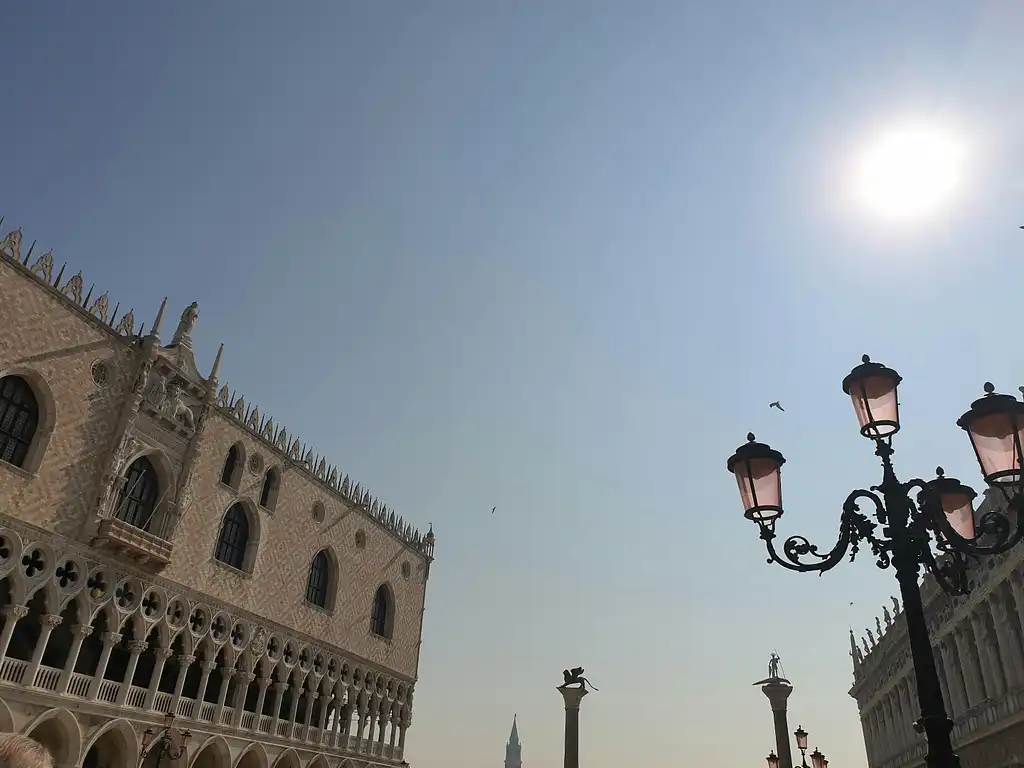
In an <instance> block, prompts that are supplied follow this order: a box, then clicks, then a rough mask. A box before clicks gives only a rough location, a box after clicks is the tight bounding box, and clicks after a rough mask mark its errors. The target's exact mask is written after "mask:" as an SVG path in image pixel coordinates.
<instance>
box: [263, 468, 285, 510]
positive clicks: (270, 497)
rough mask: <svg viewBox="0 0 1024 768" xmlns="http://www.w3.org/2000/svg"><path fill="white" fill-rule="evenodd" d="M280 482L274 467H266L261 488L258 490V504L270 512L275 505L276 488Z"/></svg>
mask: <svg viewBox="0 0 1024 768" xmlns="http://www.w3.org/2000/svg"><path fill="white" fill-rule="evenodd" d="M280 484H281V480H280V478H279V477H278V474H277V470H276V469H268V470H267V474H265V475H264V476H263V489H262V490H261V491H260V506H261V507H263V508H264V509H269V510H270V511H271V512H273V511H274V508H275V507H276V506H277V489H278V486H279V485H280Z"/></svg>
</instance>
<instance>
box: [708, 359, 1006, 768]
mask: <svg viewBox="0 0 1024 768" xmlns="http://www.w3.org/2000/svg"><path fill="white" fill-rule="evenodd" d="M901 381H902V378H901V377H900V375H899V374H898V373H896V371H894V370H892V369H891V368H886V367H885V366H884V365H880V364H879V363H873V362H871V361H870V359H869V358H868V357H867V355H865V356H864V358H863V362H862V363H861V365H858V366H857V367H856V368H854V369H853V370H852V371H851V372H850V374H849V375H848V376H847V377H846V378H845V379H843V391H844V392H845V393H846V394H847V395H850V397H851V398H852V400H853V409H854V412H855V413H856V415H857V420H858V422H859V424H860V433H861V434H862V435H863V436H864V437H867V438H868V439H870V440H872V441H874V443H875V455H876V456H878V457H879V459H881V462H882V482H881V483H880V484H879V485H877V486H873V487H872V488H871V490H863V489H860V490H855V491H854V492H853V493H851V494H850V495H849V496H848V497H847V499H846V502H845V503H844V504H843V512H842V515H841V516H840V525H839V540H838V541H837V542H836V544H835V546H833V547H832V549H831V550H830V551H829V552H827V553H825V554H821V553H820V552H819V550H818V547H817V546H815V545H813V544H811V543H810V542H809V541H808V540H807V539H806V538H804V537H803V536H790V537H789V538H788V539H786V541H785V542H784V544H783V545H782V552H781V554H780V553H779V552H778V550H777V549H776V547H775V543H774V540H775V536H776V534H775V524H776V521H777V520H778V519H779V518H780V517H782V481H781V469H782V465H783V464H784V463H785V461H786V460H785V459H784V458H783V456H782V454H781V453H779V452H778V451H776V450H773V449H772V448H771V447H770V446H768V445H765V444H764V443H758V442H755V440H754V435H752V434H749V435H747V441H748V442H747V443H746V444H745V445H743V446H740V448H738V449H737V450H736V453H735V454H734V455H733V456H732V457H730V458H729V461H728V463H727V467H728V469H729V471H730V472H731V473H733V474H734V475H735V477H736V481H737V483H738V485H739V490H740V498H741V500H742V502H743V509H744V514H745V516H746V517H747V519H748V520H752V521H754V522H755V523H757V525H758V528H759V529H760V535H761V538H762V539H763V540H764V542H765V546H766V548H767V550H768V555H769V557H768V562H770V563H771V562H775V563H778V564H779V565H781V566H783V567H784V568H788V569H790V570H793V571H818V572H823V571H827V570H829V569H831V568H833V567H835V566H836V565H838V564H839V562H841V561H842V559H843V558H844V557H845V556H846V553H847V552H848V551H849V552H850V559H851V560H853V559H854V557H855V556H856V555H857V551H858V549H859V546H860V545H861V543H862V542H867V543H868V544H869V545H870V546H871V551H872V553H873V554H874V556H875V558H876V563H877V565H878V567H879V568H888V567H889V565H890V564H891V565H893V566H894V567H895V570H896V579H897V581H899V585H900V593H901V594H902V596H903V605H904V609H903V611H904V615H905V616H906V621H907V634H908V636H909V639H910V649H911V655H912V657H913V660H914V672H915V674H916V677H917V693H918V699H919V700H920V702H921V718H920V719H919V720H918V721H917V722H916V723H915V724H914V728H915V730H917V731H918V732H921V731H924V732H925V734H927V738H928V755H927V757H926V758H925V759H926V762H927V764H928V766H929V768H959V766H960V759H959V758H958V757H957V755H956V753H955V752H954V751H953V745H952V742H951V739H950V733H951V731H952V730H953V723H952V721H950V719H949V717H947V715H946V709H945V705H944V704H943V701H942V691H941V688H940V687H939V676H938V673H937V671H936V669H935V658H934V656H933V654H932V646H931V639H930V637H929V634H928V625H927V624H926V622H925V617H924V607H923V605H922V603H921V592H920V589H919V586H918V574H919V572H920V568H921V566H923V567H924V568H925V570H926V571H928V572H929V573H931V574H932V575H933V576H934V577H935V579H936V580H937V581H938V583H939V584H940V586H941V587H942V588H943V589H944V590H945V591H946V592H948V593H950V594H954V595H964V594H967V592H968V583H967V558H968V557H971V558H973V559H977V556H978V555H995V554H999V553H1002V552H1006V551H1007V550H1009V549H1010V548H1011V547H1013V546H1014V545H1016V544H1017V543H1018V542H1019V541H1020V540H1021V539H1022V538H1024V514H1022V513H1024V487H1022V485H1024V471H1022V467H1024V450H1022V445H1021V443H1022V439H1024V433H1022V431H1024V403H1021V402H1020V401H1018V400H1017V399H1016V398H1015V397H1013V396H1011V395H999V394H996V393H995V388H994V387H993V386H992V385H991V384H989V383H986V384H985V395H984V396H983V397H981V398H980V399H978V400H975V401H974V403H972V404H971V408H970V410H969V411H967V413H965V414H964V415H963V416H961V417H960V418H959V419H958V420H957V426H959V427H960V428H961V429H963V430H965V431H966V432H967V434H968V437H969V438H970V440H971V445H972V446H973V448H974V452H975V455H976V457H977V459H978V464H979V465H980V467H981V472H982V475H983V476H984V478H985V482H986V483H988V485H989V487H991V488H993V489H998V490H999V491H1000V492H1001V493H1002V494H1003V496H1004V498H1005V499H1006V502H1007V506H1008V509H1009V510H1010V512H1012V518H1013V524H1012V525H1011V520H1010V519H1009V518H1008V517H1007V515H1005V514H1003V513H1002V512H1000V511H998V510H996V509H992V510H989V511H988V512H986V513H985V514H983V515H981V517H980V518H978V519H977V520H975V510H974V499H975V497H976V496H977V494H976V493H975V492H974V491H973V490H972V489H971V488H969V487H967V486H966V485H963V484H962V483H960V481H958V480H955V479H954V478H951V477H945V476H944V474H943V471H942V468H941V467H940V468H939V469H937V470H936V475H937V476H936V477H935V479H934V480H930V481H928V482H925V481H923V480H917V479H915V480H911V481H910V482H907V483H903V482H900V480H898V479H897V477H896V474H895V472H894V470H893V467H892V454H893V447H892V438H893V435H895V434H896V433H897V432H898V431H899V429H900V421H899V398H898V397H897V387H898V386H899V383H900V382H901ZM915 491H916V503H915V500H914V499H913V498H912V493H913V492H915ZM876 492H877V493H876ZM861 502H869V503H870V504H871V505H873V507H874V509H873V514H874V518H875V520H877V521H878V523H879V524H881V526H882V531H881V534H882V535H881V536H878V535H877V534H876V529H877V527H878V526H877V525H876V523H875V522H874V521H873V520H871V519H870V518H869V517H868V516H866V515H864V514H862V513H861V512H860V506H859V505H860V503H861ZM776 759H777V758H776ZM811 759H812V761H813V759H814V755H811ZM815 768H818V766H815ZM821 768H824V765H823V766H822V767H821Z"/></svg>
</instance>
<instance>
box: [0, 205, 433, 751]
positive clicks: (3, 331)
mask: <svg viewBox="0 0 1024 768" xmlns="http://www.w3.org/2000/svg"><path fill="white" fill-rule="evenodd" d="M0 221H2V220H0ZM21 246H22V244H21V233H20V231H17V230H16V231H15V232H12V233H10V234H8V235H7V237H6V238H5V239H4V240H3V241H0V608H2V619H3V623H2V624H0V704H2V706H0V730H16V731H20V732H24V733H29V734H30V735H32V736H33V737H34V738H36V739H37V740H39V741H42V742H43V743H44V744H45V745H46V746H47V747H48V748H50V750H51V751H52V752H53V753H54V755H55V757H56V759H57V763H58V765H59V766H62V767H64V768H70V767H71V766H77V765H83V763H84V765H85V766H86V767H87V768H92V766H100V765H102V766H120V765H125V766H129V765H130V766H136V765H138V764H139V761H140V759H141V756H142V751H143V743H142V742H143V739H142V734H143V733H144V731H145V730H146V729H147V728H149V729H154V732H155V733H156V734H157V738H156V740H155V742H154V743H157V744H159V743H160V742H161V738H160V734H163V733H165V732H166V733H168V734H170V736H171V737H172V739H171V743H172V744H177V745H178V747H180V745H181V741H180V738H179V737H180V734H182V733H183V732H185V730H186V729H187V730H188V731H190V732H191V733H192V735H193V739H192V741H191V742H189V743H188V745H187V747H186V749H185V754H183V755H182V756H181V757H180V758H178V759H177V760H170V759H169V757H168V756H167V755H165V756H164V757H163V762H164V763H167V762H171V763H177V764H179V765H181V766H191V765H196V766H199V768H232V767H233V766H241V767H242V768H270V766H275V768H299V766H316V767H317V768H333V767H334V766H341V765H343V764H345V765H349V766H352V768H363V766H366V765H371V764H381V765H396V764H399V763H401V762H404V761H403V757H404V755H403V752H404V747H405V735H406V730H407V729H408V727H409V725H410V723H411V715H412V700H413V688H414V685H415V681H416V676H417V670H418V666H419V648H420V637H421V630H422V619H423V607H424V600H425V594H426V583H427V579H428V576H429V573H430V565H431V562H432V560H433V549H434V536H433V532H432V531H431V532H428V533H427V534H425V535H424V534H421V533H420V532H419V531H418V530H416V529H415V528H413V527H412V526H411V525H409V524H407V523H406V522H405V521H404V520H402V519H401V518H400V517H398V516H397V515H396V513H395V512H394V511H393V510H390V509H388V508H387V507H386V506H384V505H383V504H381V503H380V502H379V501H378V500H377V499H376V498H375V497H373V496H372V495H371V494H370V493H369V492H368V491H367V490H366V489H364V488H363V487H361V486H360V485H359V484H357V483H355V482H354V481H352V480H351V479H350V478H348V477H347V476H344V475H343V474H342V473H340V472H339V471H338V470H337V468H336V467H334V466H333V465H330V464H329V463H328V461H327V460H326V458H324V457H321V456H318V455H316V454H315V453H314V452H313V450H312V449H311V448H309V447H308V446H306V445H304V444H303V443H302V442H301V441H300V440H299V439H298V438H296V437H295V435H293V434H291V433H289V432H288V431H287V430H286V429H284V428H283V427H282V426H281V425H279V424H275V423H274V421H273V420H272V419H270V418H268V417H267V416H266V415H261V414H260V412H259V409H258V408H256V407H254V406H252V405H247V404H246V403H245V400H244V398H243V397H241V396H239V395H237V394H232V393H231V392H230V390H229V388H228V387H227V386H226V385H225V386H221V385H220V384H219V382H218V371H219V365H220V360H221V353H220V352H218V354H217V358H216V360H215V361H214V363H213V366H212V370H211V372H210V373H209V374H208V375H203V374H202V373H200V371H199V369H198V368H197V365H196V361H195V357H194V353H193V345H192V334H193V332H194V330H195V326H196V323H197V321H198V316H199V312H198V307H196V305H194V304H193V305H191V306H189V307H187V308H186V309H185V311H184V312H183V313H182V314H181V316H180V320H179V321H178V323H177V327H176V328H175V329H174V330H173V334H172V335H171V338H170V341H169V342H168V343H165V342H164V340H163V339H162V336H163V334H164V333H165V328H164V326H165V324H166V323H167V318H165V317H164V315H165V314H166V304H167V302H166V301H165V302H164V305H163V306H161V307H160V309H159V311H158V312H157V313H156V316H155V320H154V321H153V323H152V326H151V328H150V329H149V330H148V331H146V330H145V327H144V326H142V327H139V328H136V319H135V314H134V312H133V311H129V312H127V313H124V314H123V315H121V316H120V317H118V309H119V307H117V306H115V307H114V309H113V311H112V312H111V310H110V307H109V300H108V298H107V296H106V294H104V295H102V296H100V297H98V298H95V299H93V297H92V293H93V291H92V289H90V290H89V291H85V290H84V286H85V283H84V281H83V278H82V275H81V273H77V274H75V275H74V276H73V277H71V278H68V279H66V280H65V279H64V269H63V268H62V269H61V270H60V271H59V272H58V273H57V274H56V277H55V276H54V272H55V270H54V262H53V256H52V253H50V252H47V253H45V254H42V255H41V256H38V257H37V258H35V259H34V260H33V259H32V257H31V251H32V249H29V251H28V253H25V254H24V255H23V253H22V247H21ZM5 387H6V389H5ZM5 398H6V399H5ZM19 398H20V399H19ZM25 403H29V404H28V405H25ZM19 409H20V410H19ZM5 414H6V416H5ZM5 419H6V421H5ZM19 419H20V420H19ZM19 435H20V436H19ZM26 435H27V437H26ZM22 438H24V439H22ZM19 440H21V442H20V443H19V442H18V441H19ZM5 451H6V453H5ZM5 459H6V460H5ZM164 713H173V714H175V716H176V719H175V721H174V724H173V726H172V727H171V728H170V729H168V730H166V731H165V730H164V724H165V714H164ZM158 751H159V749H154V750H152V751H151V753H150V754H149V756H148V757H146V760H147V764H152V763H153V762H154V761H156V758H157V752H158Z"/></svg>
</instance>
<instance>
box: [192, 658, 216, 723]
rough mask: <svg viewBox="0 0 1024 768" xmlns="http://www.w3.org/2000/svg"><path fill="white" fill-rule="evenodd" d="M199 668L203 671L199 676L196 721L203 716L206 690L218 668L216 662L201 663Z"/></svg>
mask: <svg viewBox="0 0 1024 768" xmlns="http://www.w3.org/2000/svg"><path fill="white" fill-rule="evenodd" d="M199 667H200V668H201V669H202V670H203V672H202V674H201V675H200V676H199V690H198V691H197V692H196V712H195V719H196V720H198V719H199V717H200V715H201V714H202V710H203V704H204V703H205V701H206V689H207V687H208V686H209V685H210V674H211V673H212V672H213V670H215V669H216V668H217V662H216V661H201V662H199Z"/></svg>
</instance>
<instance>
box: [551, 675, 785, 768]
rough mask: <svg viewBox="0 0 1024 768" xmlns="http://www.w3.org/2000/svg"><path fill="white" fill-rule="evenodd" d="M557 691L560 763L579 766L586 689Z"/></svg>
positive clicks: (563, 687)
mask: <svg viewBox="0 0 1024 768" xmlns="http://www.w3.org/2000/svg"><path fill="white" fill-rule="evenodd" d="M791 690H792V689H791ZM558 692H559V693H561V694H562V699H563V700H564V701H565V760H564V761H563V763H562V765H563V768H580V702H581V701H583V697H584V696H586V695H587V689H586V688H584V687H583V686H580V687H579V688H571V687H567V686H564V685H562V686H559V687H558Z"/></svg>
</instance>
